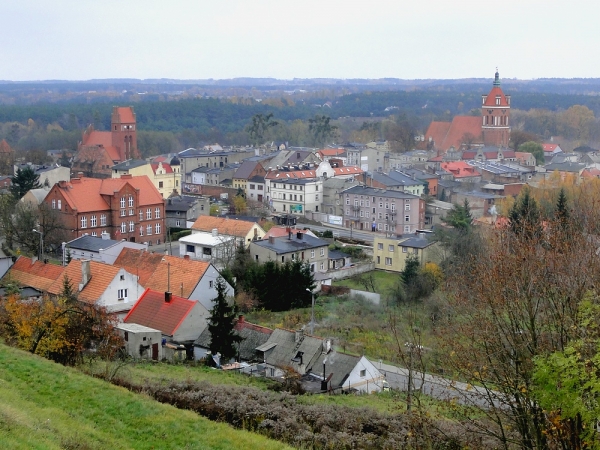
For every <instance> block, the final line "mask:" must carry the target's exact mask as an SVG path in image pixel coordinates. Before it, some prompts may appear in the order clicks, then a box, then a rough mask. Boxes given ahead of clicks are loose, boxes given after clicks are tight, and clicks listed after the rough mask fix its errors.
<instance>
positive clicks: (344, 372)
mask: <svg viewBox="0 0 600 450" xmlns="http://www.w3.org/2000/svg"><path fill="white" fill-rule="evenodd" d="M257 350H258V351H259V352H261V353H262V355H263V360H264V368H265V369H266V370H265V372H266V375H267V376H271V377H276V378H279V377H283V376H284V374H285V373H284V371H283V370H282V369H284V368H288V367H291V368H292V369H293V370H294V371H295V372H297V373H298V374H300V375H303V381H304V382H303V385H304V386H306V387H307V388H308V390H310V391H314V392H321V391H325V390H340V391H346V392H348V391H358V392H365V393H371V392H378V391H381V390H382V388H383V380H384V377H383V375H382V374H381V373H380V372H379V370H377V368H376V367H375V366H374V365H373V364H371V363H370V362H369V361H368V360H367V359H366V358H365V357H364V356H362V357H358V356H351V355H347V354H344V353H341V352H336V351H334V350H333V345H332V342H331V340H329V339H322V338H318V337H315V336H310V335H306V334H305V333H304V331H303V330H298V331H289V330H284V329H281V328H277V329H275V330H274V331H273V333H272V334H271V336H270V337H269V339H268V340H267V342H266V343H265V344H263V345H262V346H260V347H258V348H257ZM311 385H313V387H312V388H311V387H310V386H311Z"/></svg>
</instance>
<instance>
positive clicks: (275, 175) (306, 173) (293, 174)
mask: <svg viewBox="0 0 600 450" xmlns="http://www.w3.org/2000/svg"><path fill="white" fill-rule="evenodd" d="M316 177H317V172H315V170H314V169H311V170H291V171H286V170H271V171H269V172H267V174H266V175H265V179H271V180H287V179H296V180H298V179H304V178H316Z"/></svg>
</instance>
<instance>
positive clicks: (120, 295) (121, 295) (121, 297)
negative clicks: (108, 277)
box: [117, 289, 127, 301]
mask: <svg viewBox="0 0 600 450" xmlns="http://www.w3.org/2000/svg"><path fill="white" fill-rule="evenodd" d="M117 298H118V299H119V300H125V301H127V289H119V290H118V291H117Z"/></svg>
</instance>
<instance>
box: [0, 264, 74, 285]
mask: <svg viewBox="0 0 600 450" xmlns="http://www.w3.org/2000/svg"><path fill="white" fill-rule="evenodd" d="M63 270H64V268H63V267H62V266H56V265H54V264H44V263H43V262H40V261H36V262H34V263H32V261H31V258H27V257H26V256H19V259H17V261H16V262H15V263H14V264H13V265H12V267H11V268H10V269H9V270H8V272H7V274H6V275H5V276H4V278H5V279H6V278H7V277H10V278H11V279H12V280H14V281H16V282H17V283H19V284H20V285H23V286H29V287H32V288H34V289H37V290H39V291H48V288H49V287H50V286H51V285H52V283H53V282H54V281H56V280H57V279H59V278H61V274H62V273H63Z"/></svg>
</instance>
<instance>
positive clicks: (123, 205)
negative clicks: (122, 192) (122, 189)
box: [121, 197, 125, 209]
mask: <svg viewBox="0 0 600 450" xmlns="http://www.w3.org/2000/svg"><path fill="white" fill-rule="evenodd" d="M123 208H125V197H121V209H123Z"/></svg>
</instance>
